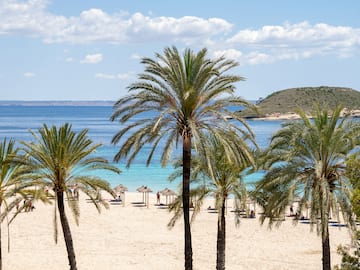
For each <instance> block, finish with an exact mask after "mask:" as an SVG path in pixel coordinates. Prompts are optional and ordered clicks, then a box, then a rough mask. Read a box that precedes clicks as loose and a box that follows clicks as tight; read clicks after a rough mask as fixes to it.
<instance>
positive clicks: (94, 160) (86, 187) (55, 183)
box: [22, 123, 120, 270]
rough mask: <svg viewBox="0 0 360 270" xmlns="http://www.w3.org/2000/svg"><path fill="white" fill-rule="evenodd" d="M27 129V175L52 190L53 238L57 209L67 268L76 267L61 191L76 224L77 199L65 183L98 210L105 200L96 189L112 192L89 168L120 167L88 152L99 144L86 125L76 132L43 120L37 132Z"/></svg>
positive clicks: (116, 170) (112, 168)
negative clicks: (85, 127) (66, 255)
mask: <svg viewBox="0 0 360 270" xmlns="http://www.w3.org/2000/svg"><path fill="white" fill-rule="evenodd" d="M31 133H32V135H33V137H34V139H35V140H34V141H32V142H22V143H23V145H24V146H25V148H24V151H25V153H26V164H27V165H29V166H30V167H31V169H32V174H31V177H32V178H33V179H35V180H36V181H37V184H38V185H40V186H43V187H45V186H48V187H49V186H50V187H51V188H52V189H53V191H54V194H55V215H54V217H55V220H54V226H55V242H57V210H58V211H59V216H60V222H61V226H62V231H63V235H64V240H65V243H66V249H67V253H68V258H69V265H70V270H76V269H77V267H76V259H75V251H74V246H73V241H72V236H71V231H70V226H69V222H68V219H67V216H66V214H65V207H64V193H65V194H66V196H68V202H69V206H70V209H71V210H72V212H73V214H74V217H75V221H76V223H77V224H78V221H79V215H80V212H79V204H78V201H77V200H74V197H73V196H72V193H70V192H68V191H69V185H76V186H77V187H78V188H79V189H80V190H81V191H83V192H84V193H85V194H86V195H88V196H89V198H90V199H91V200H92V202H93V203H94V204H95V206H96V208H97V209H98V211H100V206H101V205H103V206H104V207H108V204H107V203H106V202H105V201H104V200H103V199H102V198H101V196H100V195H99V194H101V193H100V191H101V190H104V191H106V192H108V193H110V194H111V195H114V194H113V191H112V189H111V187H110V185H109V183H107V182H106V181H105V180H102V179H101V178H99V177H97V176H95V175H91V174H89V172H92V171H94V170H98V169H105V170H111V171H113V172H115V173H120V170H119V169H118V168H116V167H114V166H112V165H111V164H109V163H108V161H107V160H105V159H104V158H100V157H94V156H92V154H93V153H94V152H95V151H96V149H97V148H98V147H99V146H100V144H93V142H92V140H91V139H89V138H88V137H87V130H86V129H84V130H82V131H80V132H79V133H76V132H74V131H73V130H72V127H71V125H69V124H67V123H66V124H64V125H62V126H61V127H59V128H57V127H56V126H52V127H51V128H49V127H48V126H47V125H45V124H44V125H43V127H42V128H40V129H38V134H36V133H35V132H33V131H31ZM56 207H57V209H56Z"/></svg>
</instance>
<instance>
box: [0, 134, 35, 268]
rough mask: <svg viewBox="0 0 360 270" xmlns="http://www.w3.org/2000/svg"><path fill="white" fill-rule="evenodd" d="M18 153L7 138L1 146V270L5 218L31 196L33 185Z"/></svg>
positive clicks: (12, 141)
mask: <svg viewBox="0 0 360 270" xmlns="http://www.w3.org/2000/svg"><path fill="white" fill-rule="evenodd" d="M18 151H19V149H18V148H17V147H16V146H15V141H14V140H9V141H8V140H7V139H6V138H5V139H4V140H3V141H2V143H1V144H0V269H2V248H1V247H2V241H1V224H2V222H3V221H4V219H5V218H6V219H7V220H9V214H10V212H11V211H12V210H13V209H14V208H15V207H17V206H18V205H19V203H20V201H21V200H22V198H24V197H25V196H26V195H29V194H28V192H27V191H26V188H27V187H29V186H30V185H31V183H29V181H26V179H25V178H24V175H25V174H26V172H27V171H26V168H25V167H24V166H22V165H21V164H20V163H18V162H16V159H17V155H18ZM18 195H20V196H18ZM16 214H17V213H15V215H14V217H15V216H16ZM12 219H13V218H12ZM8 226H9V222H8ZM8 237H9V233H8ZM8 241H9V238H8ZM8 248H9V247H8Z"/></svg>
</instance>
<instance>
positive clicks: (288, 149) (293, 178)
mask: <svg viewBox="0 0 360 270" xmlns="http://www.w3.org/2000/svg"><path fill="white" fill-rule="evenodd" d="M341 110H342V108H341V107H337V108H336V109H335V110H334V111H333V112H332V114H331V115H330V116H329V112H328V111H327V110H324V111H321V110H320V109H319V108H318V107H317V108H316V114H315V116H314V119H313V120H311V119H309V118H308V117H307V116H306V115H305V113H304V112H302V111H299V114H300V116H301V119H300V120H299V121H292V122H288V123H285V124H284V125H283V127H282V128H281V129H280V130H279V131H278V132H277V133H275V134H274V135H273V137H272V139H271V143H270V146H269V148H268V149H267V151H266V155H265V164H266V167H267V168H269V170H268V172H267V174H266V175H265V177H264V179H263V180H262V181H261V182H260V183H259V185H258V187H257V191H261V192H264V193H266V194H268V195H269V194H270V196H268V198H267V202H266V206H265V214H266V215H264V216H263V221H264V219H265V217H270V224H271V223H272V222H273V221H274V220H275V218H277V217H278V216H279V215H282V214H284V212H285V208H286V207H287V206H289V205H290V204H292V202H293V201H294V199H295V197H299V198H300V202H299V212H300V213H301V211H303V210H305V209H306V208H309V210H310V217H309V218H310V223H311V224H316V228H317V232H318V233H319V234H321V236H322V241H323V269H330V246H329V230H328V225H329V217H330V213H331V212H332V214H333V215H334V216H335V217H336V218H338V219H339V216H338V211H337V209H338V207H340V209H341V212H342V216H343V218H344V219H345V221H347V222H348V224H349V225H350V227H353V225H354V222H353V219H352V211H351V203H350V192H351V185H350V183H349V181H348V178H347V177H346V174H345V164H346V159H347V158H348V157H349V155H350V153H351V152H352V151H353V150H354V149H356V147H357V146H358V145H359V140H358V137H359V132H360V125H359V124H358V123H356V122H352V121H347V117H344V118H341V117H340V115H341ZM312 226H313V225H312Z"/></svg>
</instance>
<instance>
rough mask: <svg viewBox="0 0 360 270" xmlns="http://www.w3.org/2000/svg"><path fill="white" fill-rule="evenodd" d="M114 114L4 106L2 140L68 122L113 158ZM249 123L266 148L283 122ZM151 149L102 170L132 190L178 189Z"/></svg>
mask: <svg viewBox="0 0 360 270" xmlns="http://www.w3.org/2000/svg"><path fill="white" fill-rule="evenodd" d="M111 114H112V107H111V106H0V140H1V141H2V140H3V138H4V137H7V138H13V139H15V140H17V141H21V140H23V141H28V140H31V139H32V135H31V134H30V132H29V129H31V130H33V131H37V129H38V128H40V127H42V125H43V124H44V123H46V124H48V125H58V126H59V125H61V124H64V123H66V122H68V123H71V124H72V127H73V129H74V130H75V131H79V130H82V129H84V128H87V129H89V132H88V135H89V137H90V138H91V139H92V140H93V141H94V142H96V143H102V144H103V146H101V147H100V148H99V149H98V152H97V153H96V154H97V155H98V156H102V157H104V158H106V159H108V160H109V161H111V162H112V161H113V158H114V156H115V154H116V152H117V149H118V146H115V145H112V144H111V139H112V137H113V136H114V135H115V133H116V132H117V131H119V130H120V129H121V126H120V124H119V123H117V122H111V121H110V120H109V118H110V116H111ZM145 117H146V116H145ZM248 123H249V124H250V126H251V128H252V130H253V131H254V133H255V135H256V141H257V143H258V145H259V146H260V147H262V148H264V147H266V146H267V144H268V142H269V138H270V136H271V135H272V134H273V132H275V131H276V130H278V129H279V128H280V126H281V123H282V122H281V121H257V120H249V121H248ZM148 149H149V148H148V147H146V148H145V149H144V151H142V152H141V153H140V154H139V155H138V157H137V158H136V160H135V161H134V162H133V163H132V165H131V167H130V168H129V169H127V168H126V167H125V161H121V162H119V163H114V164H115V165H116V166H118V167H119V168H120V169H121V170H122V171H123V172H122V173H121V174H120V175H116V174H113V173H109V172H103V171H101V172H99V174H100V175H101V176H102V177H103V178H104V179H106V180H107V181H109V182H110V184H111V185H112V186H116V185H118V184H120V183H121V184H123V185H125V186H127V187H128V189H129V191H135V190H136V188H138V187H139V186H141V185H147V186H148V187H150V188H151V189H152V190H153V191H158V190H161V189H164V188H165V187H169V188H172V189H177V187H178V185H179V181H175V182H173V183H169V182H168V180H167V178H168V176H169V174H171V173H172V172H173V167H172V166H171V164H169V165H168V166H167V167H166V168H161V166H160V164H159V162H158V157H159V153H158V154H157V155H155V159H154V161H153V162H152V164H151V165H150V166H149V167H146V164H145V163H146V158H147V154H148V151H147V150H148ZM176 154H179V151H178V152H177V153H174V157H175V155H176ZM261 176H262V174H261V173H255V174H252V175H249V176H247V177H246V181H247V182H248V183H250V182H253V181H256V180H258V179H260V178H261Z"/></svg>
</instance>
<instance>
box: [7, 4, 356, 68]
mask: <svg viewBox="0 0 360 270" xmlns="http://www.w3.org/2000/svg"><path fill="white" fill-rule="evenodd" d="M47 8H48V2H47V1H45V0H28V1H22V2H20V1H15V0H3V1H1V2H0V35H19V36H25V37H29V38H39V39H41V40H43V42H45V43H49V44H51V43H67V44H91V43H106V44H137V43H145V42H146V43H151V42H154V43H155V42H160V41H161V42H167V43H168V44H173V43H176V44H179V43H180V44H181V43H183V44H184V46H197V47H204V46H206V47H208V48H209V50H210V51H211V52H212V53H213V55H214V56H218V55H225V56H227V57H231V58H233V59H236V60H238V61H240V63H241V64H243V65H256V64H266V63H272V62H276V61H283V60H298V59H303V58H310V57H315V56H325V55H333V56H335V57H350V56H352V55H354V54H356V53H358V52H359V47H360V28H352V27H349V26H336V25H329V24H326V23H316V24H311V23H309V22H307V21H303V22H300V23H296V24H291V23H288V22H285V23H284V24H282V25H264V26H263V27H261V28H259V29H235V28H236V26H234V25H233V24H232V23H231V22H228V21H227V20H225V19H223V18H200V17H194V16H184V17H180V18H174V17H166V16H160V17H155V16H146V15H144V14H142V13H134V14H128V13H127V12H119V13H114V14H109V13H106V12H104V11H103V10H101V9H89V10H84V11H82V12H81V13H80V14H79V15H78V16H71V17H66V16H61V15H55V14H52V13H51V12H49V11H48V9H47ZM101 60H102V55H101V54H96V55H88V56H86V57H85V58H84V59H83V60H82V62H83V63H89V64H90V63H98V62H100V61H101Z"/></svg>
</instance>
